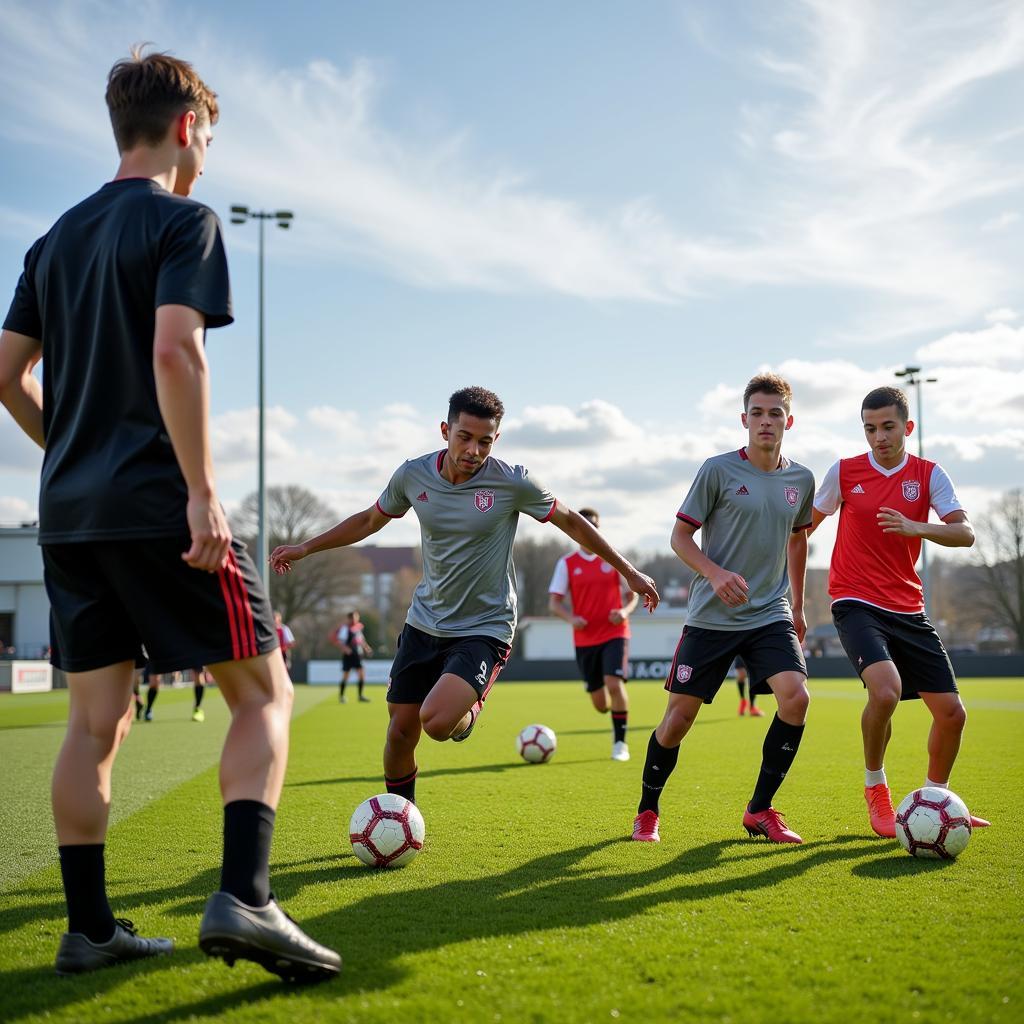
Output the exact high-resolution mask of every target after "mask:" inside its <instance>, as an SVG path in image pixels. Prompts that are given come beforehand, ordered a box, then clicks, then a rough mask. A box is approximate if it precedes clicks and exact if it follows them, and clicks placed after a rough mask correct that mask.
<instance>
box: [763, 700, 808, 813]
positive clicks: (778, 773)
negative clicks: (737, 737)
mask: <svg viewBox="0 0 1024 1024" xmlns="http://www.w3.org/2000/svg"><path fill="white" fill-rule="evenodd" d="M803 734H804V727H803V726H802V725H789V724H788V723H787V722H784V721H783V720H782V719H781V718H779V716H778V715H777V714H776V716H775V717H774V718H773V719H772V724H771V725H770V726H768V732H767V733H766V734H765V737H764V746H763V747H762V748H761V771H760V773H759V774H758V776H757V785H756V786H754V795H753V796H752V797H751V798H750V811H751V813H752V814H757V812H758V811H766V810H768V808H769V807H771V805H772V798H773V797H774V796H775V794H776V793H777V792H778V791H779V786H781V785H782V780H783V779H784V778H785V777H786V772H788V771H789V769H790V766H791V765H792V764H793V758H795V757H796V752H797V751H798V750H799V749H800V738H801V737H802V736H803Z"/></svg>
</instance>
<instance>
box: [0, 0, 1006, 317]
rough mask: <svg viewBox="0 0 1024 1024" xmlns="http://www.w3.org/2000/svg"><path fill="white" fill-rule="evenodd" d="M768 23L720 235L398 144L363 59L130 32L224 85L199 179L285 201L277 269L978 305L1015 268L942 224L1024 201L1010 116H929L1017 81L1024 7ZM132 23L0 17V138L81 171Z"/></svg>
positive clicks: (826, 14) (645, 206) (637, 206)
mask: <svg viewBox="0 0 1024 1024" xmlns="http://www.w3.org/2000/svg"><path fill="white" fill-rule="evenodd" d="M784 10H786V11H789V12H790V16H789V17H788V18H787V17H776V18H765V19H763V20H762V21H761V22H760V23H759V24H761V25H763V26H767V28H768V30H769V31H770V34H771V38H770V45H771V46H773V47H774V48H775V52H773V53H770V54H769V53H765V54H762V55H761V59H760V67H761V69H762V70H763V72H764V73H765V74H767V75H768V76H770V77H771V78H772V79H774V80H775V81H776V82H778V83H781V84H782V85H783V86H785V87H788V88H789V92H788V93H786V94H784V95H783V96H782V97H781V99H776V100H775V102H774V104H773V105H772V106H771V107H768V106H766V105H758V104H756V103H753V102H747V103H746V104H745V106H744V111H745V122H744V124H743V125H742V128H741V131H742V134H743V137H744V138H745V139H746V140H747V157H746V160H745V161H744V162H742V163H741V164H739V165H737V167H736V168H735V175H736V180H737V187H736V189H735V191H732V190H729V189H727V188H726V187H725V186H723V188H722V190H721V192H720V193H719V195H718V199H719V201H720V203H721V206H720V209H719V211H718V213H719V214H720V216H719V218H718V220H719V222H720V224H721V227H720V229H719V230H717V231H716V232H715V233H714V235H711V234H704V235H698V234H695V233H693V232H692V231H689V230H687V229H686V228H684V227H682V226H681V225H679V224H673V223H671V222H670V221H669V219H668V218H667V217H666V216H665V214H664V213H663V212H661V210H659V208H658V204H657V203H656V202H655V201H654V200H651V199H646V198H642V197H639V196H637V195H636V194H634V192H633V190H632V189H631V187H630V183H629V182H624V183H623V186H622V190H621V195H620V197H619V199H618V200H617V201H614V202H613V203H612V204H610V205H609V206H607V207H606V208H604V209H588V208H586V207H585V206H584V205H583V204H582V203H580V202H579V201H577V200H575V199H574V198H573V197H571V196H559V195H554V194H551V193H550V192H546V191H545V190H544V188H543V184H542V183H537V182H534V181H533V180H532V179H531V177H530V168H529V167H528V166H527V167H525V168H524V167H521V166H519V165H520V164H521V163H522V161H521V160H519V159H517V158H515V157H512V158H509V157H508V156H506V155H504V154H482V153H479V152H476V151H474V149H473V146H472V144H471V141H469V140H470V139H471V135H470V133H469V131H468V130H467V128H466V127H465V126H461V125H454V126H452V127H451V128H450V129H448V130H447V131H441V132H439V133H437V134H436V135H435V137H434V138H422V137H421V138H416V139H413V138H410V137H409V136H408V135H407V134H400V133H398V132H397V131H395V130H394V129H393V128H392V127H391V126H390V125H389V124H388V123H387V119H386V117H385V115H384V114H383V113H382V103H381V100H380V97H381V93H382V91H383V89H384V82H383V80H382V75H381V72H380V70H379V68H378V67H377V66H376V65H374V64H373V63H372V62H370V61H368V60H366V59H355V60H354V61H352V62H351V63H350V64H348V65H346V66H341V65H339V64H338V63H335V62H332V61H330V60H326V59H319V60H313V61H310V62H309V63H307V64H306V65H304V66H300V67H281V66H274V65H273V64H271V63H269V61H268V60H267V59H266V58H264V57H262V56H261V55H259V54H256V53H245V52H242V51H241V50H239V49H235V48H232V44H231V42H230V35H229V34H228V33H224V32H215V31H213V30H212V29H209V28H208V30H207V31H200V32H197V31H196V27H195V25H194V24H192V21H194V20H195V18H197V17H198V15H195V14H194V13H193V14H189V13H188V12H186V15H185V19H184V22H183V23H179V15H178V12H177V11H175V12H173V13H172V11H171V8H170V7H168V6H165V5H163V4H160V3H152V4H150V5H148V7H147V8H146V9H145V11H144V17H143V19H142V21H143V23H144V24H145V25H146V26H147V31H149V32H150V33H151V34H157V33H159V34H158V38H161V39H166V40H168V41H170V42H172V43H173V42H175V41H180V43H181V49H182V50H183V51H187V52H188V53H190V54H194V55H195V57H196V63H197V65H198V66H199V67H200V68H201V69H204V68H205V69H209V70H208V71H207V74H208V75H209V77H210V80H211V82H212V84H213V85H214V87H215V88H217V89H218V91H219V93H220V98H221V101H222V109H223V111H224V117H223V119H222V122H221V124H220V125H219V126H218V131H217V145H216V147H215V149H214V150H213V152H212V153H211V158H210V172H211V174H210V179H211V180H210V182H209V183H208V184H207V185H206V186H205V188H206V189H214V190H216V189H217V188H218V185H217V184H216V182H217V181H219V182H220V183H221V187H224V188H225V192H226V187H228V186H229V187H230V189H231V193H230V194H231V196H233V197H241V198H245V197H246V196H248V195H253V196H255V195H275V196H277V197H279V201H280V202H281V203H282V204H288V205H290V206H292V207H294V208H295V209H296V210H297V211H298V213H299V216H298V218H297V220H296V228H297V231H296V237H295V238H294V239H293V240H292V241H291V242H288V241H287V240H285V239H281V243H282V244H281V246H280V248H281V250H282V252H288V251H291V252H292V253H293V254H294V258H295V259H299V258H302V259H310V258H321V259H323V258H326V259H351V258H355V257H357V256H358V258H359V259H360V261H361V262H363V263H364V264H365V263H366V262H367V261H371V262H375V263H377V264H378V265H380V266H382V267H385V268H387V269H388V270H389V271H390V272H392V273H394V274H396V275H398V276H400V277H401V278H403V279H405V280H409V281H412V282H415V283H418V284H423V285H428V286H444V287H461V288H474V289H484V290H488V291H523V290H547V291H553V292H559V293H563V294H567V295H572V296H577V297H582V298H600V299H609V298H611V299H629V300H638V301H675V300H680V299H683V298H686V297H687V296H689V295H691V294H693V293H694V292H695V291H697V290H700V291H706V290H707V289H708V288H710V287H723V286H733V285H745V284H751V283H766V284H772V285H780V286H786V287H793V286H798V287H799V286H811V287H814V286H818V285H822V284H830V285H838V286H842V287H845V288H850V289H854V290H858V291H862V292H864V293H866V296H867V298H868V302H867V303H866V304H865V309H864V315H865V317H867V318H868V321H867V322H869V323H870V324H871V329H872V330H875V331H878V332H880V333H888V334H893V333H898V332H900V331H902V330H912V329H918V330H920V329H921V327H922V326H927V325H929V324H931V325H941V324H947V323H950V322H952V321H953V320H956V319H962V318H963V317H964V316H965V315H968V314H976V313H978V312H979V311H980V310H981V309H982V308H984V307H986V306H990V305H991V304H992V301H993V299H994V298H995V297H996V295H997V294H999V293H1000V292H1002V291H1003V290H1004V289H1005V287H1006V286H1007V285H1008V284H1009V283H1011V282H1012V278H1011V272H1010V270H1009V268H1008V267H1006V266H1004V264H1003V263H1002V262H1001V261H1000V260H999V259H997V258H995V256H994V254H992V253H991V252H990V251H989V247H988V246H982V245H980V244H977V243H972V242H971V240H970V239H968V238H967V237H965V236H963V234H962V233H961V232H959V231H958V230H957V228H956V226H955V223H954V222H953V221H952V220H951V219H950V216H949V215H950V214H951V213H953V212H955V211H958V210H960V209H961V208H963V207H965V206H966V205H967V204H970V203H973V202H976V201H977V200H979V199H992V198H994V197H998V196H1001V195H1003V194H1008V193H1010V192H1011V191H1013V190H1015V189H1018V188H1019V187H1020V185H1021V183H1022V177H1024V176H1022V173H1021V171H1020V167H1019V163H1015V162H1013V161H1010V160H1007V159H1005V153H1002V151H1000V152H999V153H996V152H995V148H996V147H998V146H1005V145H1006V144H1007V139H1008V138H1009V136H1008V135H1007V132H1008V131H1011V132H1012V128H1013V127H1014V126H1011V125H1002V126H998V125H997V126H996V127H994V128H993V129H992V130H991V132H990V137H988V138H986V137H984V136H981V135H979V134H975V135H974V136H973V137H970V138H963V137H961V135H962V133H960V134H958V133H957V132H956V131H955V130H953V129H952V128H951V126H950V125H949V123H948V121H947V115H948V113H949V111H950V110H951V109H952V108H953V107H954V106H955V105H957V104H966V103H968V102H969V101H970V100H971V99H972V96H973V93H974V91H975V89H976V88H977V87H978V86H979V84H982V83H985V82H987V81H990V80H992V79H995V78H996V77H997V76H1001V75H1006V74H1008V73H1010V72H1018V71H1019V69H1020V67H1021V65H1022V63H1024V15H1022V12H1021V10H1020V9H1019V8H1018V7H1015V6H1014V5H991V6H987V7H977V8H976V7H975V6H974V5H971V6H969V7H948V6H941V5H938V6H936V5H921V6H914V5H901V4H892V5H877V4H864V3H859V2H848V3H835V2H831V0H829V2H825V0H814V2H811V0H808V2H804V3H794V4H792V5H790V6H789V7H787V8H785V9H784ZM129 17H130V20H131V22H132V23H133V24H137V23H138V21H137V18H138V15H137V14H136V13H135V9H134V7H129V6H128V5H124V4H118V3H113V4H110V5H108V6H90V7H88V8H84V9H83V8H82V7H79V6H78V5H74V4H64V5H61V6H59V7H57V8H56V9H54V8H53V7H52V6H50V5H47V6H46V7H44V8H40V7H38V6H37V5H29V4H27V3H6V4H5V5H4V6H3V8H2V11H0V18H2V23H3V28H4V34H5V37H6V38H7V41H8V46H7V48H6V51H5V53H6V56H5V60H4V62H3V63H2V64H0V90H2V91H3V93H4V95H5V98H6V99H7V101H8V109H9V112H10V113H9V116H8V117H7V118H5V120H4V121H3V123H2V124H0V132H2V133H3V134H4V135H6V137H7V138H8V139H11V140H16V141H18V142H20V143H25V142H30V143H33V144H46V145H50V146H54V145H57V146H60V147H62V148H63V149H64V151H65V152H69V151H70V152H71V153H73V154H74V155H75V156H80V155H82V154H85V153H89V154H90V158H91V159H95V158H96V156H97V147H96V139H97V138H102V137H104V135H105V133H106V131H107V130H108V129H107V127H106V123H105V122H106V118H105V112H104V110H103V109H102V103H101V102H100V101H99V89H98V88H97V83H98V82H101V81H102V77H103V75H104V74H105V72H106V70H107V66H108V64H109V61H110V59H111V56H112V54H111V46H112V44H111V39H115V38H120V36H121V35H123V31H124V25H125V23H126V21H127V20H128V19H129ZM115 30H116V31H115ZM783 40H784V42H783ZM733 57H734V58H737V55H735V54H733ZM748 58H749V55H748V54H744V55H742V59H735V64H734V67H735V70H736V71H737V73H738V74H739V75H741V76H742V77H741V79H740V87H741V88H742V87H743V86H744V85H747V86H748V87H750V88H752V87H753V82H752V79H751V70H750V69H751V62H750V61H749V59H748ZM721 59H723V60H725V59H727V58H725V57H724V56H723V57H722V58H721ZM42 68H45V74H40V69H42ZM470 127H471V126H470ZM528 182H529V184H528ZM207 194H209V193H208V192H207ZM314 211H315V213H314ZM1007 226H1008V227H1009V226H1010V225H1007ZM289 245H290V246H292V248H291V249H290V250H289V249H288V248H287V246H289ZM300 254H301V256H300ZM887 302H891V303H896V305H894V306H893V307H892V308H890V309H886V310H884V315H883V314H878V315H877V316H875V317H873V318H872V311H873V310H876V309H877V308H878V307H879V306H882V307H885V306H886V304H887Z"/></svg>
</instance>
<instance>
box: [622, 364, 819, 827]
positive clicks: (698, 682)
mask: <svg viewBox="0 0 1024 1024" xmlns="http://www.w3.org/2000/svg"><path fill="white" fill-rule="evenodd" d="M792 394H793V393H792V390H791V388H790V386H789V384H787V383H786V381H784V380H783V379H782V378H781V377H779V376H776V375H775V374H761V375H759V376H757V377H754V379H753V380H751V381H750V382H749V383H748V384H747V387H746V390H745V391H744V394H743V415H742V421H743V425H744V426H745V427H746V428H747V444H746V446H745V447H743V448H741V449H740V450H739V451H736V452H726V453H725V454H724V455H716V456H715V457H714V458H711V459H708V460H707V462H705V463H704V465H703V466H701V468H700V471H699V472H698V473H697V476H696V479H695V480H694V481H693V485H692V486H691V487H690V490H689V493H688V494H687V495H686V498H685V499H684V501H683V504H682V507H681V508H680V509H679V512H678V513H677V515H676V525H675V529H674V530H673V533H672V550H673V551H675V553H676V554H677V555H678V556H679V558H680V559H681V560H682V561H683V562H684V563H685V564H686V565H688V566H689V567H690V568H691V569H692V570H693V571H694V572H695V573H696V577H695V578H694V582H693V585H692V586H691V587H690V600H689V605H688V608H687V612H686V627H685V628H684V629H683V635H682V637H681V638H680V640H679V646H678V647H677V648H676V654H675V658H674V659H673V661H672V668H671V670H670V673H669V677H668V681H667V682H666V684H665V689H666V690H668V691H669V698H668V707H667V708H666V709H665V716H664V718H662V720H661V724H660V725H659V726H658V728H657V729H656V730H655V731H654V732H653V733H651V739H650V742H649V743H648V747H647V761H646V763H645V765H644V774H643V789H642V791H641V797H640V806H639V807H638V808H637V816H636V819H635V820H634V822H633V838H634V839H636V840H639V841H641V842H657V841H658V839H659V834H658V801H659V798H660V796H661V792H662V790H663V789H664V787H665V783H666V782H667V781H668V777H669V775H670V774H671V773H672V770H673V769H674V768H675V766H676V760H677V759H678V757H679V744H680V743H681V742H682V739H683V737H684V736H685V735H686V733H687V732H688V731H689V729H690V726H691V725H693V722H694V719H695V718H696V717H697V712H698V711H699V710H700V707H701V704H710V703H711V701H712V700H713V699H714V697H715V694H716V693H717V692H718V689H719V687H720V686H721V685H722V682H723V680H724V679H725V674H726V672H727V671H728V669H729V666H730V665H731V664H732V662H733V659H734V658H735V657H736V656H737V655H740V656H741V657H742V658H743V660H744V662H745V663H746V665H747V671H748V673H749V678H750V682H751V684H757V683H760V682H762V681H766V682H767V683H768V685H769V686H770V687H771V689H772V691H773V692H774V694H775V697H776V699H777V700H778V705H779V710H778V714H777V715H776V716H775V717H774V719H773V720H772V723H771V725H770V726H769V727H768V732H767V734H766V736H765V740H764V747H763V750H762V760H761V771H760V773H759V775H758V778H757V783H756V785H755V787H754V792H753V795H752V796H751V798H750V803H749V804H748V805H747V809H746V812H745V813H744V815H743V826H744V828H746V830H747V831H748V832H749V833H750V834H751V835H763V836H765V837H767V838H768V839H769V840H770V841H772V842H776V843H800V842H802V840H801V838H800V837H799V836H798V835H797V834H796V833H795V832H793V831H792V830H791V829H789V828H788V827H787V826H786V823H785V821H784V820H783V818H782V816H781V815H780V814H779V813H778V811H776V810H775V808H773V807H772V797H774V796H775V793H776V792H777V791H778V789H779V786H780V785H781V784H782V780H783V779H784V778H785V777H786V773H787V772H788V771H789V768H790V766H791V765H792V763H793V759H794V758H795V757H796V752H797V749H798V748H799V746H800V738H801V736H802V735H803V731H804V719H805V717H806V714H807V705H808V701H809V699H810V698H809V695H808V693H807V684H806V677H807V667H806V665H805V664H804V658H803V653H802V651H801V649H800V643H801V641H802V640H803V637H804V632H805V631H806V623H805V621H804V613H803V594H804V569H805V566H806V564H807V533H806V531H807V529H808V528H809V527H810V525H811V505H812V502H813V500H814V477H813V476H812V475H811V472H810V470H808V469H806V468H804V467H803V466H800V465H798V464H797V463H795V462H791V461H790V460H788V459H786V458H783V456H782V438H783V435H784V433H785V431H787V430H789V428H790V427H791V426H792V425H793V417H792V416H791V415H790V411H789V410H790V403H791V400H792ZM697 530H700V531H701V547H699V548H698V547H697V544H696V542H695V541H694V539H693V535H694V533H696V531H697ZM791 583H792V587H793V605H792V607H791V606H790V604H789V601H788V599H787V597H786V594H787V591H788V590H789V587H790V584H791Z"/></svg>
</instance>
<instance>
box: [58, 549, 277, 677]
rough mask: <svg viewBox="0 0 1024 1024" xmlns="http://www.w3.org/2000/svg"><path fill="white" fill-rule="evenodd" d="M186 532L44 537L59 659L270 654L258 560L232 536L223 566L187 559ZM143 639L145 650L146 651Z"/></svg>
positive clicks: (98, 664) (109, 661)
mask: <svg viewBox="0 0 1024 1024" xmlns="http://www.w3.org/2000/svg"><path fill="white" fill-rule="evenodd" d="M189 546H190V541H189V538H188V536H187V535H186V536H183V537H180V538H159V539H153V540H119V541H85V542H82V543H78V544H44V545H43V568H44V579H45V582H46V592H47V594H48V596H49V598H50V645H51V648H52V657H51V660H52V661H53V664H54V665H55V666H56V667H57V668H60V669H63V670H64V671H65V672H89V671H91V670H93V669H97V668H103V667H104V666H106V665H113V664H117V663H118V662H122V661H134V662H135V663H136V665H139V666H141V665H142V664H144V663H145V660H146V655H148V658H149V669H150V671H151V672H153V673H160V672H174V671H177V670H179V669H187V668H191V667H193V666H195V665H215V664H217V663H218V662H221V661H239V660H241V659H243V658H252V657H255V656H256V655H258V654H266V653H268V652H269V651H272V650H273V649H274V648H275V647H277V646H278V640H277V632H276V630H275V629H274V619H273V615H272V614H271V610H270V603H269V602H268V600H267V597H266V594H265V593H264V591H263V585H262V583H261V582H260V579H259V577H258V575H257V573H256V567H255V566H254V565H253V562H252V559H251V558H250V557H249V555H248V553H247V552H246V550H245V546H244V545H243V544H241V543H240V542H238V541H237V540H236V541H232V542H231V550H230V552H229V553H228V564H227V566H226V567H225V568H224V569H221V570H219V571H218V572H213V573H211V572H204V571H202V570H199V569H192V568H190V567H189V566H188V565H186V564H185V562H184V561H183V560H182V558H181V555H182V552H183V551H187V550H188V548H189ZM143 647H145V655H144V654H143V650H142V649H143Z"/></svg>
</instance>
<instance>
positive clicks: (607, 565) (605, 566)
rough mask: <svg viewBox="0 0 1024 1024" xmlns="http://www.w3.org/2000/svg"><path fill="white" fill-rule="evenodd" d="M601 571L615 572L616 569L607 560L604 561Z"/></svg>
mask: <svg viewBox="0 0 1024 1024" xmlns="http://www.w3.org/2000/svg"><path fill="white" fill-rule="evenodd" d="M601 572H615V570H614V569H613V568H612V567H611V566H610V565H609V564H608V563H607V562H602V563H601Z"/></svg>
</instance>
